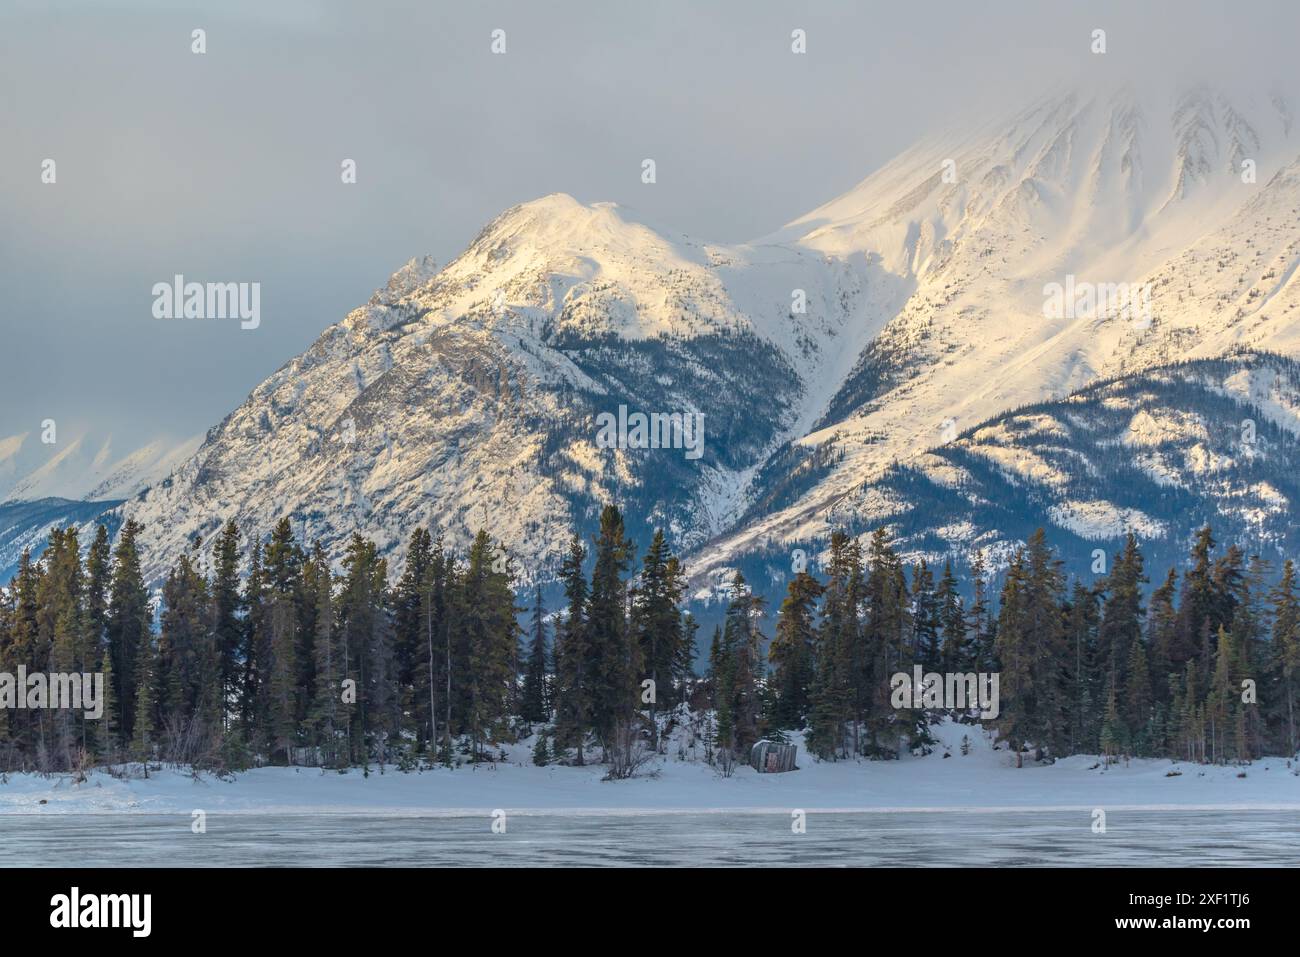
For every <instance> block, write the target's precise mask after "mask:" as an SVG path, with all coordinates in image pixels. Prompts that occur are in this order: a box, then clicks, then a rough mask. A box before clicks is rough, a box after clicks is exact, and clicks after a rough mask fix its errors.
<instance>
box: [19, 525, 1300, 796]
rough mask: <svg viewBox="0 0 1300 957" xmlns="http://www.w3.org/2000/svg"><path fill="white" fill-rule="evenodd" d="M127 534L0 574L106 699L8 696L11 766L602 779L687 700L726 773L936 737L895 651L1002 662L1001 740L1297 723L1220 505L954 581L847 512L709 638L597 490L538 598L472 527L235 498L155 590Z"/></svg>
mask: <svg viewBox="0 0 1300 957" xmlns="http://www.w3.org/2000/svg"><path fill="white" fill-rule="evenodd" d="M140 532H141V528H140V527H139V526H138V525H137V524H135V523H134V522H127V523H126V525H125V526H124V527H123V528H122V529H121V531H120V533H119V535H118V537H117V540H116V542H115V543H114V542H110V537H109V534H108V531H107V529H106V528H105V527H104V526H99V527H98V528H97V529H96V531H95V535H94V538H93V540H92V541H91V542H90V543H89V545H88V547H84V548H83V545H82V542H81V541H80V540H79V535H78V531H77V529H76V528H71V527H70V528H66V529H55V530H54V531H53V532H51V534H50V541H49V545H48V547H47V548H46V549H45V551H44V552H43V554H42V555H41V557H40V559H39V561H35V560H32V559H31V558H30V556H24V559H23V561H22V563H21V566H20V569H19V571H18V573H17V575H16V577H15V578H14V579H13V581H12V582H11V583H10V584H9V586H8V587H7V588H6V589H5V590H4V591H3V600H2V601H0V671H4V672H8V673H11V674H12V673H15V672H16V671H17V669H18V667H19V666H20V665H22V666H25V668H26V669H27V672H28V673H33V672H46V673H53V672H65V673H67V672H83V673H94V672H101V673H102V674H103V675H104V684H105V689H106V690H105V693H106V698H107V700H106V701H105V704H104V711H103V715H102V717H101V718H99V719H97V720H92V719H89V718H87V717H86V716H85V715H84V714H83V713H82V712H80V711H76V710H53V709H36V710H14V709H0V769H3V770H5V771H41V772H45V771H68V770H72V771H80V770H84V769H87V768H89V767H91V766H97V765H98V766H105V765H107V766H113V765H118V764H122V763H124V762H139V763H141V764H142V765H143V766H144V768H145V769H146V773H147V769H148V767H149V765H150V764H151V763H154V764H156V763H158V762H165V763H174V764H180V765H188V766H192V767H194V768H198V769H207V770H213V771H217V772H227V771H234V770H240V769H243V768H248V767H252V766H257V765H261V764H280V765H284V764H294V765H309V766H319V767H324V768H340V769H342V768H347V767H361V768H366V769H367V770H368V769H369V768H370V767H371V766H373V765H379V766H381V767H382V766H384V765H395V766H397V767H399V768H401V769H406V770H409V769H414V768H417V767H427V766H433V765H445V766H458V765H462V764H465V763H467V762H478V761H491V760H495V759H496V757H497V755H498V753H499V746H500V745H501V744H502V743H504V742H513V741H517V740H519V739H520V738H521V737H524V736H528V735H531V734H532V733H533V732H534V731H536V730H538V729H541V730H542V732H543V733H542V734H541V735H540V736H539V737H538V739H537V744H536V747H535V750H534V755H533V760H534V762H535V763H537V764H548V763H565V764H589V763H598V762H599V763H603V764H606V765H608V766H609V775H610V776H611V777H614V778H619V777H628V776H630V775H632V774H633V773H635V771H636V769H637V768H638V767H639V766H640V765H641V764H642V763H644V761H645V760H646V758H647V756H649V755H653V754H654V753H655V752H656V751H658V750H660V749H662V748H663V747H664V746H665V745H664V742H665V740H666V735H667V732H669V731H671V730H672V729H673V728H674V727H676V726H678V725H680V724H682V723H690V725H691V728H692V730H693V731H694V732H695V733H696V735H697V736H698V738H699V739H700V740H701V741H702V742H703V743H704V745H705V748H706V755H707V760H709V761H710V762H711V763H713V764H715V765H716V766H717V767H718V768H719V769H720V771H721V772H722V773H723V774H724V775H729V774H730V773H731V770H732V768H733V767H734V766H735V765H736V764H737V763H740V762H744V761H746V760H747V758H748V754H749V749H750V746H751V745H752V744H753V743H754V742H756V741H758V740H760V739H762V738H767V739H771V740H778V741H780V740H785V738H786V737H787V735H788V734H789V733H790V732H794V731H799V730H803V731H804V732H805V734H804V739H803V740H804V742H805V745H806V747H807V748H809V749H810V750H812V751H813V752H814V754H815V755H816V756H817V757H818V758H820V759H823V760H838V759H845V758H849V757H852V756H855V755H858V756H865V757H869V758H877V759H888V758H891V757H895V756H897V755H898V754H899V752H900V750H901V749H904V748H913V749H926V748H927V747H928V746H929V745H930V744H931V743H932V742H931V739H930V736H929V733H928V727H929V724H930V723H931V722H932V721H933V720H935V719H936V718H938V717H940V716H941V712H940V711H938V710H927V709H921V708H902V709H900V708H896V707H895V706H894V704H893V702H891V699H890V676H891V675H893V674H895V673H897V672H910V671H911V669H912V667H913V666H914V665H921V666H922V667H923V668H924V669H925V670H926V671H933V672H940V673H968V672H996V673H998V674H999V675H1000V685H1001V692H1000V697H1001V707H1000V711H999V714H998V716H997V718H996V719H995V720H993V721H991V722H989V723H990V724H991V725H992V727H993V728H994V729H996V731H997V733H998V736H999V739H1000V740H1001V741H1004V742H1006V744H1007V746H1008V747H1009V748H1010V750H1011V751H1012V752H1014V753H1015V755H1016V759H1017V763H1018V764H1020V763H1023V762H1024V761H1027V760H1052V759H1054V758H1056V757H1059V756H1062V755H1066V754H1072V753H1089V754H1102V755H1105V756H1106V758H1107V759H1108V760H1109V759H1113V758H1117V757H1121V756H1147V757H1159V756H1166V757H1171V758H1176V759H1179V760H1185V761H1194V762H1213V763H1230V762H1240V761H1246V760H1250V759H1252V758H1255V757H1259V756H1261V755H1264V754H1286V755H1293V754H1295V753H1296V750H1297V743H1298V742H1297V721H1298V719H1300V715H1298V714H1297V711H1300V596H1298V595H1297V587H1296V581H1295V570H1294V567H1293V565H1292V563H1291V561H1290V560H1287V561H1285V562H1284V563H1283V564H1282V566H1281V568H1280V569H1279V568H1275V567H1273V565H1272V564H1271V563H1269V562H1267V561H1265V560H1263V559H1260V558H1258V557H1252V558H1247V556H1246V555H1244V554H1243V552H1242V551H1241V550H1240V549H1238V548H1236V547H1235V546H1231V545H1229V546H1227V547H1221V546H1220V545H1219V543H1216V542H1215V541H1214V538H1213V535H1212V532H1211V530H1210V529H1209V528H1205V529H1202V530H1201V531H1200V532H1199V533H1198V534H1197V536H1196V538H1195V542H1194V544H1193V546H1192V548H1191V552H1190V555H1189V556H1188V559H1187V561H1186V563H1185V564H1184V566H1183V567H1182V568H1181V569H1168V570H1166V571H1165V573H1164V574H1163V575H1161V576H1159V577H1158V578H1157V579H1156V580H1155V581H1154V582H1152V581H1150V579H1149V575H1148V572H1147V570H1146V569H1145V568H1144V566H1143V556H1142V552H1141V549H1140V547H1139V543H1138V542H1137V540H1136V539H1135V538H1133V537H1132V536H1130V537H1129V538H1128V540H1127V542H1126V543H1125V545H1124V546H1123V548H1122V549H1120V551H1119V552H1118V553H1117V554H1116V555H1115V556H1114V557H1113V559H1111V561H1110V564H1109V571H1108V573H1107V574H1098V575H1095V576H1093V577H1092V578H1090V579H1089V580H1081V579H1077V578H1076V579H1070V578H1067V575H1066V574H1065V571H1064V569H1063V566H1062V563H1061V562H1060V561H1059V560H1058V559H1057V558H1056V557H1055V555H1054V553H1053V551H1052V549H1051V546H1050V544H1049V543H1048V541H1047V538H1046V536H1045V534H1044V533H1043V532H1042V531H1041V530H1040V531H1039V532H1037V533H1036V534H1034V535H1033V536H1032V537H1031V538H1030V540H1029V541H1028V542H1027V543H1026V544H1025V545H1024V547H1022V548H1020V549H1019V550H1018V551H1017V552H1016V553H1015V554H1014V556H1013V557H1012V558H1011V560H1010V563H1009V566H1008V567H1006V568H1005V569H1004V570H1001V571H1000V573H999V574H998V575H996V576H995V575H994V574H993V573H992V572H991V570H990V569H989V568H988V567H987V566H986V564H985V561H984V559H983V557H982V556H979V555H977V556H976V557H975V560H974V561H973V563H972V567H971V568H969V569H963V570H962V572H963V575H962V578H961V579H959V577H958V569H956V568H954V566H953V565H952V564H951V563H950V562H948V563H945V564H944V566H943V567H942V569H937V568H934V567H931V566H929V565H927V564H926V563H925V562H920V563H918V564H916V565H915V566H913V567H910V568H909V567H907V565H906V564H905V562H904V561H903V560H902V559H901V558H900V556H899V554H898V553H897V551H896V550H895V548H894V547H893V546H892V545H891V543H890V541H889V539H888V536H887V534H886V533H885V532H884V531H883V530H880V531H876V532H875V533H874V534H873V535H871V536H870V537H869V539H868V540H867V541H866V542H865V543H864V542H863V541H861V540H858V539H854V538H851V537H849V536H848V535H846V534H844V533H836V534H835V535H833V536H832V539H831V541H830V543H829V549H828V551H827V553H826V555H827V558H826V560H825V562H824V564H823V566H822V568H821V569H820V574H811V573H809V572H808V571H801V572H799V573H797V574H794V575H793V576H792V577H791V578H790V580H789V582H788V587H787V591H786V595H785V598H784V600H783V601H782V603H781V606H780V608H779V609H776V610H775V614H769V613H768V610H767V609H765V608H764V604H765V603H764V601H763V599H762V598H761V597H759V596H758V595H756V594H755V593H754V592H753V591H752V590H751V589H749V588H748V587H747V585H746V583H745V581H744V579H743V577H742V576H740V575H739V574H737V575H736V576H735V579H734V581H733V583H732V587H731V589H730V594H729V603H728V605H727V607H726V610H725V616H724V618H723V620H722V621H721V623H720V624H718V625H717V626H716V627H715V628H714V630H713V632H712V635H711V637H707V636H703V635H698V634H697V632H698V630H699V629H698V624H697V622H696V620H695V619H694V618H693V617H692V615H690V614H689V613H687V612H686V611H685V610H684V606H685V590H686V577H685V572H684V569H683V566H682V564H681V562H680V561H679V560H678V558H677V557H676V556H675V555H673V554H672V552H671V549H670V547H669V543H668V542H667V541H666V540H665V538H664V536H663V534H662V533H661V532H658V533H655V535H654V536H653V540H652V541H651V542H650V543H649V544H648V546H647V547H646V548H645V551H644V552H639V551H638V550H637V547H636V545H635V543H633V542H632V541H631V540H630V539H629V538H628V536H627V534H626V531H625V528H624V521H623V517H622V515H621V513H620V512H619V510H618V508H616V507H614V506H612V505H611V506H606V507H605V508H604V510H603V512H602V514H601V516H600V525H599V531H598V533H597V534H596V535H594V536H592V537H591V538H590V540H587V541H584V540H583V539H582V538H581V537H580V536H578V535H577V534H575V535H574V536H573V537H572V539H571V541H570V543H569V547H568V553H567V557H566V559H565V561H564V563H563V566H562V568H561V569H560V575H559V578H560V584H561V585H562V587H563V602H562V604H561V605H560V607H555V608H547V607H545V606H544V604H543V600H542V591H541V589H540V588H539V587H533V588H532V589H531V590H526V589H519V588H517V587H516V584H517V582H516V575H515V569H514V567H513V565H512V563H511V561H510V560H509V558H508V556H507V555H506V554H505V552H504V551H503V550H502V549H501V547H500V546H499V545H498V544H496V543H494V542H493V541H492V540H491V538H490V537H489V535H488V533H487V532H486V531H480V532H479V533H478V535H477V537H476V538H475V539H474V541H473V544H472V545H471V546H470V548H469V550H468V552H467V553H465V554H458V553H456V552H454V551H453V550H451V549H448V548H447V547H445V546H444V544H443V541H442V539H441V538H440V537H437V536H435V535H434V534H432V533H431V532H429V531H426V530H423V529H421V530H417V531H416V532H415V533H414V534H413V535H412V537H411V539H410V543H409V547H408V549H407V552H406V557H405V561H404V563H403V565H402V567H401V568H400V569H390V568H389V566H388V563H387V561H386V560H385V559H384V558H383V557H381V556H380V555H379V554H378V552H377V549H376V546H375V544H374V543H373V542H370V541H367V540H366V539H365V538H363V537H362V536H360V535H354V536H353V537H352V539H351V541H350V543H349V545H348V547H347V550H346V554H345V556H344V558H343V560H342V562H341V563H340V566H339V567H338V568H331V565H330V563H329V562H328V561H327V559H326V557H325V554H324V551H323V549H322V548H321V546H320V545H319V544H317V545H315V546H313V547H311V548H310V549H308V548H305V547H304V546H303V545H302V544H301V543H299V542H297V541H296V540H295V538H294V536H293V534H292V530H291V526H290V523H289V520H288V519H283V520H281V521H280V522H279V524H277V525H276V526H275V528H274V529H273V530H272V531H271V533H270V535H269V536H268V537H266V538H265V539H263V538H261V537H259V536H257V535H254V534H251V533H248V532H245V531H241V529H239V528H238V527H237V526H236V525H235V524H234V523H228V524H227V525H226V526H225V527H224V529H223V530H222V531H221V532H220V533H219V534H218V535H217V536H216V537H215V538H214V539H213V540H212V541H210V542H207V543H203V542H196V543H195V544H194V547H193V549H192V550H191V552H190V553H189V554H186V555H184V556H183V557H181V559H180V560H179V561H178V562H177V563H176V565H175V567H174V568H172V569H171V570H170V572H169V573H168V575H167V576H166V579H165V581H164V582H163V584H162V587H161V592H160V594H159V595H158V596H157V597H156V598H155V596H152V595H151V594H150V592H149V590H148V588H147V586H146V582H145V580H144V576H143V574H142V556H141V554H140V549H139V545H138V541H139V536H140ZM864 544H865V548H864ZM995 582H997V584H996V585H995ZM521 594H523V595H525V596H526V599H527V600H522V601H521V599H520V598H519V595H521ZM704 638H707V640H704V641H697V639H704ZM697 643H698V644H699V645H700V647H701V648H702V649H703V648H707V652H706V653H704V654H702V655H700V656H699V659H700V660H698V661H697V656H696V654H695V649H696V647H697ZM953 717H957V718H959V719H960V720H965V721H971V722H972V723H974V722H976V721H977V720H978V719H977V717H976V713H975V711H974V710H971V711H969V712H965V713H962V714H958V715H953Z"/></svg>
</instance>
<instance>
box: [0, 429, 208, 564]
mask: <svg viewBox="0 0 1300 957" xmlns="http://www.w3.org/2000/svg"><path fill="white" fill-rule="evenodd" d="M46 436H48V437H50V438H53V439H54V440H55V441H53V442H49V443H46V442H43V441H42V438H44V437H46ZM201 441H202V437H201V436H195V437H194V438H192V439H189V440H187V441H184V442H179V443H177V442H172V441H168V440H166V439H157V440H154V441H152V442H149V443H147V444H145V445H143V446H141V447H139V448H137V449H135V450H134V451H131V452H128V453H126V454H121V453H119V452H118V449H117V443H115V442H114V440H113V437H112V436H111V435H107V436H97V435H94V434H92V433H89V432H79V433H75V434H73V435H67V434H66V433H63V432H60V431H59V430H58V429H57V428H56V429H55V430H54V431H53V433H46V434H45V435H42V432H41V430H36V431H30V432H24V433H19V434H17V435H11V436H9V437H8V438H4V439H0V582H4V583H8V581H9V579H10V577H11V576H12V575H13V573H14V571H15V570H16V569H17V567H18V562H19V559H20V557H21V555H22V553H23V551H25V550H30V551H31V553H32V555H33V556H38V555H40V553H41V551H42V550H43V549H44V547H45V544H46V541H47V540H48V538H49V533H50V529H52V528H56V527H63V526H65V525H85V524H89V523H93V522H96V521H105V522H107V524H108V525H109V527H110V530H115V529H116V528H117V525H118V517H117V515H116V510H117V507H118V506H119V505H120V504H121V503H122V502H123V501H125V500H127V499H130V498H133V497H135V496H136V495H138V494H140V493H141V492H142V491H144V490H145V489H146V488H148V487H150V486H151V485H154V484H155V483H157V482H160V481H162V480H163V479H165V478H166V477H167V475H168V474H169V473H170V472H171V470H172V469H173V468H174V467H175V466H177V465H178V464H180V463H181V462H184V461H185V460H186V459H188V458H189V457H190V456H191V455H193V454H194V452H195V450H196V449H198V447H199V444H200V442H201ZM87 541H89V540H88V539H87Z"/></svg>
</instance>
